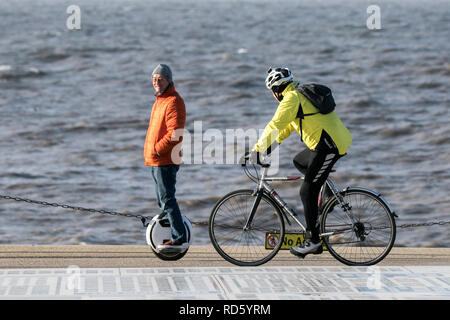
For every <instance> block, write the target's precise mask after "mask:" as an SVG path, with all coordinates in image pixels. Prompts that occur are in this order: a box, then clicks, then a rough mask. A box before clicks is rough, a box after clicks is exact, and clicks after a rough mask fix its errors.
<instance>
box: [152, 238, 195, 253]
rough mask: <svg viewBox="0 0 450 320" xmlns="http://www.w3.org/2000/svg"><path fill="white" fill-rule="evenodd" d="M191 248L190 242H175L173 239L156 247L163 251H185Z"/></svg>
mask: <svg viewBox="0 0 450 320" xmlns="http://www.w3.org/2000/svg"><path fill="white" fill-rule="evenodd" d="M187 248H189V243H187V242H183V243H173V242H172V240H169V241H166V242H164V243H162V244H159V245H158V246H157V247H156V249H157V250H158V251H163V252H183V251H185V250H186V249H187Z"/></svg>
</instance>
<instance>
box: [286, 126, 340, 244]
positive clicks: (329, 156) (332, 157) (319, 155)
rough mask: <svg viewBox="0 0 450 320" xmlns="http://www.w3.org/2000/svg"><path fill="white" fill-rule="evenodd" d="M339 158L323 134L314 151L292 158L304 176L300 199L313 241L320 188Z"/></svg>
mask: <svg viewBox="0 0 450 320" xmlns="http://www.w3.org/2000/svg"><path fill="white" fill-rule="evenodd" d="M339 158H341V156H340V155H339V152H338V150H337V148H336V146H335V144H334V143H333V142H332V140H331V138H329V136H328V135H327V134H326V133H325V132H324V134H322V138H321V140H320V142H319V144H318V145H317V147H316V149H315V150H310V149H306V150H304V151H301V152H299V153H298V154H297V155H296V156H295V157H294V160H293V161H294V165H295V167H296V168H297V169H298V170H299V171H300V172H301V173H303V174H304V175H305V180H304V181H303V184H302V186H301V188H300V198H301V200H302V203H303V209H304V212H305V220H306V229H307V231H309V232H310V233H311V238H312V240H313V241H316V242H317V241H318V240H319V225H318V221H317V216H318V211H319V209H318V200H319V193H320V188H321V187H322V185H323V184H324V183H325V181H326V179H327V178H328V175H329V174H330V171H331V170H332V168H333V166H334V164H335V163H336V161H337V160H338V159H339Z"/></svg>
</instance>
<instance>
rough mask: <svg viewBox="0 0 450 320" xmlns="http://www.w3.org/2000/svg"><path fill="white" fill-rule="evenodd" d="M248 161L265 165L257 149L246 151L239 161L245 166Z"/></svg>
mask: <svg viewBox="0 0 450 320" xmlns="http://www.w3.org/2000/svg"><path fill="white" fill-rule="evenodd" d="M247 162H248V163H257V164H259V165H263V164H264V163H263V162H261V156H260V154H259V152H257V151H250V152H246V153H245V154H244V155H243V156H242V157H241V159H240V160H239V163H240V164H241V165H242V166H245V165H246V164H247Z"/></svg>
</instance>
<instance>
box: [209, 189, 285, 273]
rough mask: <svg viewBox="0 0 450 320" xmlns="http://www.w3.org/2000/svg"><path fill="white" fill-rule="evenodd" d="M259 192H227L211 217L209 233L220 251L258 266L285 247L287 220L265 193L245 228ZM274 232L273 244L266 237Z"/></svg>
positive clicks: (228, 257)
mask: <svg viewBox="0 0 450 320" xmlns="http://www.w3.org/2000/svg"><path fill="white" fill-rule="evenodd" d="M255 199H256V196H255V195H253V191H252V190H237V191H233V192H231V193H229V194H227V195H225V196H224V197H223V198H222V199H220V200H219V201H218V202H217V203H216V205H215V206H214V208H213V210H212V212H211V216H210V218H209V237H210V239H211V242H212V244H213V246H214V248H215V249H216V251H217V252H218V253H219V254H220V255H221V256H222V257H223V258H224V259H225V260H227V261H229V262H231V263H233V264H235V265H238V266H258V265H261V264H264V263H266V262H267V261H269V260H270V259H272V258H273V257H274V256H275V255H276V254H277V252H278V250H279V249H280V247H281V244H282V240H283V237H284V220H283V216H282V213H281V212H280V209H279V208H278V207H277V206H276V205H275V204H274V203H273V200H272V199H270V198H269V197H268V196H267V195H265V194H263V196H262V198H261V201H260V203H259V205H258V207H257V210H256V212H255V215H254V217H253V219H252V221H251V224H250V225H249V228H245V225H246V223H247V219H248V217H249V215H250V212H251V210H252V207H253V203H254V201H255ZM268 234H270V245H269V246H267V247H266V241H267V240H266V238H267V235H268Z"/></svg>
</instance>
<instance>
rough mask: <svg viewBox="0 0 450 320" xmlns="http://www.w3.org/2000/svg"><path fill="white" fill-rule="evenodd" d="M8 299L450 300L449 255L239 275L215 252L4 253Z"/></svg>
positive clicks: (17, 249) (10, 249) (51, 249)
mask: <svg viewBox="0 0 450 320" xmlns="http://www.w3.org/2000/svg"><path fill="white" fill-rule="evenodd" d="M9 299H15V300H16V299H20V300H22V299H33V300H35V299H45V300H49V299H52V300H53V299H58V300H61V299H70V300H79V299H108V300H109V299H150V300H155V299H158V300H168V299H183V300H230V299H231V300H246V299H251V300H287V299H292V300H305V299H306V300H316V299H331V300H357V299H363V300H374V299H383V300H384V299H389V300H391V299H402V300H403V299H421V300H425V299H439V300H450V248H393V249H392V251H391V253H390V254H389V255H388V256H387V257H386V258H385V260H383V261H382V262H381V263H379V264H377V265H376V266H374V267H348V266H345V265H343V264H341V263H340V262H338V261H336V260H335V259H334V258H333V257H332V256H330V255H329V254H328V253H324V254H322V255H319V256H308V257H307V258H306V259H304V260H300V259H298V258H297V257H295V256H292V255H291V254H290V253H289V252H288V251H284V250H282V251H280V252H279V253H278V255H277V256H276V257H275V258H274V259H273V260H272V261H270V262H268V263H266V264H264V265H263V266H260V267H245V268H244V267H237V266H235V265H232V264H230V263H228V262H227V261H225V260H223V259H222V257H220V256H219V255H218V254H217V253H216V252H215V250H214V248H213V247H212V246H192V247H191V248H190V249H189V251H188V253H187V254H186V255H185V257H184V258H182V259H181V260H178V261H162V260H160V259H158V258H157V257H156V256H155V255H154V254H153V253H152V252H151V250H150V248H149V247H148V246H103V245H99V246H91V245H89V246H83V245H77V246H69V245H68V246H43V245H36V246H34V245H2V246H0V300H9Z"/></svg>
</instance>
